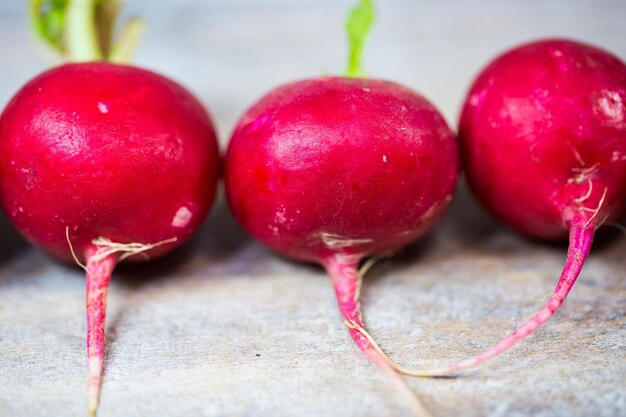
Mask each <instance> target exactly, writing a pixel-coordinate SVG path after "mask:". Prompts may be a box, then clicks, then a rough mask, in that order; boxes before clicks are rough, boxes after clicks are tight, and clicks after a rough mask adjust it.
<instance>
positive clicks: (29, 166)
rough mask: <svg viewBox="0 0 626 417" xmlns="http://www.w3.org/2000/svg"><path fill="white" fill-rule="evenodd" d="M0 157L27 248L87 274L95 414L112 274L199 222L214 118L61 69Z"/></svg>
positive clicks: (18, 109) (9, 112) (174, 100)
mask: <svg viewBox="0 0 626 417" xmlns="http://www.w3.org/2000/svg"><path fill="white" fill-rule="evenodd" d="M70 3H71V4H72V5H73V4H80V2H70ZM101 4H102V3H101ZM71 7H72V6H71V5H70V8H71ZM67 13H68V16H69V15H70V14H71V13H70V12H69V11H68V12H67ZM89 19H90V18H89V17H85V21H87V20H89ZM70 27H71V25H70ZM74 35H75V36H77V34H76V32H75V33H74ZM69 39H72V38H71V37H70V38H69ZM79 42H84V39H82V38H81V39H80V40H79ZM93 46H94V45H92V47H93ZM69 49H71V48H69ZM78 49H80V48H78ZM98 52H99V51H98ZM97 56H98V53H96V52H94V53H93V54H92V55H91V57H92V58H96V57H97ZM70 57H71V56H70ZM0 155H2V159H1V160H0V178H1V179H2V181H1V182H0V196H1V197H0V204H1V206H2V208H3V209H4V211H5V212H6V214H7V216H8V217H9V219H10V220H11V221H12V222H13V224H15V226H16V227H17V228H18V229H19V230H20V232H21V233H22V234H23V235H24V236H25V237H26V239H27V240H29V241H30V242H32V243H34V244H35V245H37V246H39V247H40V248H42V249H43V250H45V251H46V252H48V253H49V254H51V255H52V256H55V257H57V258H59V259H61V260H63V261H68V262H72V261H74V260H75V261H76V262H77V263H79V264H81V265H82V266H83V267H84V269H85V270H86V292H87V299H86V307H87V352H88V366H89V408H90V413H91V414H95V411H96V408H97V403H98V397H99V388H100V383H101V375H102V365H103V349H104V325H105V314H106V294H107V287H108V284H109V279H110V276H111V272H112V270H113V268H114V266H115V265H116V264H117V263H119V262H121V261H122V260H124V259H127V258H128V260H129V261H144V260H147V259H149V258H155V257H157V256H160V255H163V254H165V253H167V252H169V251H171V250H172V249H174V248H175V247H176V246H178V245H180V244H181V243H182V242H183V241H184V240H185V239H186V238H188V237H189V236H190V235H191V234H192V233H193V232H194V231H195V230H196V229H198V227H199V226H200V224H201V223H202V221H203V220H204V218H205V217H206V215H207V213H208V211H209V208H210V206H211V204H212V200H213V195H214V193H215V189H216V183H217V177H218V171H217V167H218V148H217V141H216V136H215V132H214V128H213V125H212V122H211V119H210V117H209V115H208V114H207V112H206V110H205V109H204V108H203V106H202V105H201V104H200V103H199V102H198V101H197V100H196V99H195V98H194V97H193V96H192V94H191V93H189V92H188V91H186V90H185V89H184V88H183V87H181V86H180V85H178V84H177V83H175V82H173V81H171V80H169V79H167V78H165V77H163V76H161V75H158V74H156V73H153V72H150V71H147V70H144V69H140V68H136V67H131V66H127V65H117V64H112V63H107V62H83V63H72V64H66V65H62V66H59V67H56V68H53V69H51V70H49V71H47V72H45V73H43V74H41V75H39V76H38V77H36V78H34V79H33V80H32V81H30V82H29V83H27V84H26V85H25V86H24V87H23V88H22V89H21V90H20V91H19V92H18V93H17V94H16V95H15V96H14V97H13V99H12V100H11V101H10V102H9V104H8V105H7V107H6V109H5V110H4V112H3V113H2V116H1V117H0Z"/></svg>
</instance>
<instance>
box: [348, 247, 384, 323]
mask: <svg viewBox="0 0 626 417" xmlns="http://www.w3.org/2000/svg"><path fill="white" fill-rule="evenodd" d="M392 255H393V252H391V251H388V252H382V253H378V254H376V255H374V256H372V257H371V258H369V259H368V260H367V261H365V262H364V263H363V265H361V267H360V268H359V270H358V271H357V272H356V279H357V280H358V283H357V286H356V291H355V292H354V301H356V300H358V299H359V297H360V295H361V283H362V282H363V277H364V276H365V274H367V272H368V271H369V270H370V269H372V267H373V266H374V265H376V264H377V263H378V262H380V261H382V260H383V259H385V258H389V257H391V256H392ZM348 327H349V326H348Z"/></svg>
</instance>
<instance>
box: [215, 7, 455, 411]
mask: <svg viewBox="0 0 626 417" xmlns="http://www.w3.org/2000/svg"><path fill="white" fill-rule="evenodd" d="M372 10H373V8H372V4H371V2H370V1H362V2H361V4H360V5H359V6H357V7H356V8H355V9H354V10H353V11H352V13H351V15H350V16H349V24H348V30H349V32H350V37H351V57H350V61H349V71H348V73H349V74H350V75H358V74H361V72H360V68H359V60H360V58H359V56H360V52H361V50H362V44H363V41H364V37H365V35H366V33H367V29H368V27H369V24H370V23H371V20H372ZM458 170H459V168H458V150H457V145H456V142H455V138H454V135H453V134H452V132H451V131H450V129H449V128H448V126H447V125H446V123H445V121H444V119H443V117H442V116H441V115H440V114H439V112H438V111H437V110H436V109H435V107H433V106H432V105H431V104H430V103H429V102H428V101H427V100H426V99H424V98H423V97H421V96H420V95H419V94H417V93H416V92H414V91H412V90H410V89H408V88H406V87H403V86H401V85H399V84H396V83H392V82H389V81H383V80H376V79H368V78H362V77H358V76H357V77H321V78H314V79H308V80H303V81H298V82H293V83H289V84H286V85H283V86H281V87H278V88H276V89H274V90H273V91H271V92H270V93H269V94H267V95H266V96H265V97H264V98H262V99H261V100H260V101H259V102H257V103H256V104H255V105H253V106H252V107H251V108H250V109H249V110H248V111H247V112H246V113H245V114H244V115H243V117H242V118H241V119H240V121H239V123H238V124H237V126H236V128H235V130H234V133H233V135H232V138H231V141H230V144H229V147H228V151H227V154H226V161H225V187H226V193H227V198H228V202H229V204H230V207H231V209H232V211H233V213H234V216H235V217H236V219H237V220H238V221H239V223H240V224H241V225H242V226H243V227H244V228H245V229H246V230H247V231H248V232H249V233H250V234H251V235H252V236H254V237H255V238H256V239H258V240H259V241H261V242H262V243H263V244H265V245H267V246H268V247H270V248H272V249H274V250H275V251H277V252H279V253H280V254H282V255H285V256H288V257H291V258H294V259H298V260H302V261H308V262H315V263H318V264H321V265H322V266H323V267H324V268H325V270H326V272H327V273H328V275H329V277H330V278H331V280H332V283H333V286H334V289H335V294H336V298H337V303H338V305H339V310H340V312H341V316H342V318H343V319H344V322H345V324H346V326H347V327H348V329H349V332H350V335H351V336H352V338H353V340H354V342H355V344H356V345H357V347H358V348H359V349H360V350H361V351H362V352H363V353H364V354H365V355H366V356H367V357H368V358H369V359H370V360H371V361H373V362H374V363H376V364H377V365H378V366H380V367H381V368H382V369H383V370H385V371H386V372H388V373H390V374H392V376H393V377H394V381H395V382H396V383H397V384H398V387H399V389H400V390H402V392H403V393H404V394H406V395H407V396H408V397H409V399H410V401H411V404H412V405H413V406H414V407H415V408H416V410H418V411H423V410H422V409H421V406H420V405H419V403H417V400H416V399H415V397H414V396H413V394H412V393H411V392H410V391H408V389H407V388H406V386H405V385H404V384H403V382H402V380H401V379H400V378H399V376H398V374H397V373H396V370H395V365H394V364H392V363H391V362H390V360H389V359H388V358H387V357H386V356H385V355H384V354H383V353H382V351H381V350H380V348H379V347H378V346H377V345H376V344H375V342H374V341H373V339H372V338H371V336H370V335H369V334H368V333H367V332H366V331H365V329H364V325H363V322H362V318H361V312H360V307H359V290H360V286H361V278H362V275H363V273H364V270H365V269H366V267H364V269H362V270H361V271H359V269H358V266H359V262H360V261H361V260H362V259H364V258H366V257H368V256H372V255H374V256H375V255H377V254H381V253H384V252H389V251H395V250H398V249H400V248H401V247H403V246H405V245H407V244H408V243H410V242H413V241H414V240H416V239H417V238H419V237H420V236H421V235H423V234H424V233H425V232H426V231H427V230H429V229H430V228H431V227H432V226H433V224H434V223H435V222H436V221H437V220H438V219H439V218H440V217H441V216H442V214H443V213H444V211H445V209H446V207H447V206H448V204H449V202H450V201H451V199H452V194H453V192H454V188H455V184H456V179H457V173H458ZM366 265H368V264H366Z"/></svg>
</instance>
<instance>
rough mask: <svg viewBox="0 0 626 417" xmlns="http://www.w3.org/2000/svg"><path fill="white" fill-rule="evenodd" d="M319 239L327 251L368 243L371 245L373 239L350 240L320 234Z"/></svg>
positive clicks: (330, 234)
mask: <svg viewBox="0 0 626 417" xmlns="http://www.w3.org/2000/svg"><path fill="white" fill-rule="evenodd" d="M319 236H320V239H321V240H322V243H324V245H326V247H327V248H328V249H341V248H351V247H354V246H358V245H366V244H368V243H372V242H373V241H374V240H373V239H369V238H368V239H350V238H347V237H343V236H340V235H335V234H333V233H326V232H322V233H320V235H319Z"/></svg>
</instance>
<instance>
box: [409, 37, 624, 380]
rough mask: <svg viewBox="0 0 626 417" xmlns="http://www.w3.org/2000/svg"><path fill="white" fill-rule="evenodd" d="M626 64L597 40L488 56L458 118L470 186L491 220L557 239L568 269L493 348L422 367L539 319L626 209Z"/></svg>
mask: <svg viewBox="0 0 626 417" xmlns="http://www.w3.org/2000/svg"><path fill="white" fill-rule="evenodd" d="M625 103H626V65H624V63H623V62H622V61H620V60H619V59H618V58H616V57H615V56H613V55H611V54H610V53H608V52H606V51H603V50H601V49H599V48H596V47H593V46H589V45H586V44H583V43H579V42H575V41H570V40H544V41H539V42H534V43H530V44H527V45H523V46H521V47H518V48H515V49H513V50H511V51H509V52H507V53H505V54H503V55H502V56H500V57H499V58H497V59H496V60H495V61H493V62H492V63H491V64H490V65H489V66H488V67H487V68H486V69H485V70H484V71H483V72H482V73H481V74H480V75H479V76H478V78H477V80H476V81H475V82H474V85H473V86H472V88H471V89H470V92H469V95H468V98H467V101H466V103H465V107H464V110H463V113H462V116H461V122H460V139H461V146H462V150H463V158H464V161H463V162H464V165H465V168H466V172H467V178H468V180H469V184H470V186H471V188H472V190H473V191H474V193H475V195H476V197H477V198H478V200H479V201H480V202H481V203H482V204H483V205H484V206H485V207H486V208H487V209H488V210H489V211H490V212H491V213H493V214H494V215H495V216H496V217H497V218H499V219H500V220H502V221H503V222H504V223H506V224H508V225H509V226H511V227H512V228H514V229H516V230H517V231H519V232H520V233H523V234H525V235H527V236H529V237H532V238H537V239H563V238H564V237H566V236H567V234H568V233H569V250H568V253H567V259H566V261H565V267H564V268H563V272H562V273H561V277H560V279H559V281H558V283H557V285H556V288H555V290H554V293H553V294H552V296H551V298H550V300H549V301H548V303H547V304H546V305H545V307H543V308H542V309H541V310H540V311H539V312H538V313H537V314H535V315H534V316H533V317H532V318H531V319H530V320H528V321H527V322H525V323H524V324H522V325H521V326H520V327H518V328H517V329H516V330H515V331H514V332H513V333H511V334H510V335H508V336H507V337H505V338H504V339H502V340H501V341H500V342H498V343H497V344H496V345H495V346H494V347H492V348H491V349H488V350H487V351H485V352H483V353H481V354H479V355H477V356H475V357H473V358H471V359H467V360H464V361H462V362H459V363H456V364H453V365H449V366H446V367H442V368H439V369H433V370H429V371H423V372H419V374H421V375H424V374H428V375H445V374H449V373H452V372H456V371H460V370H462V369H465V368H468V367H471V366H475V365H478V364H480V363H482V362H484V361H486V360H488V359H490V358H493V357H495V356H497V355H499V354H500V353H502V352H504V351H505V350H507V349H508V348H509V347H511V346H512V345H514V344H515V343H517V342H518V341H520V340H522V339H523V338H525V337H526V336H528V335H529V334H531V333H532V332H533V331H535V330H536V329H538V328H539V327H540V326H541V325H543V324H544V323H545V322H546V321H548V319H549V318H550V317H552V315H553V314H554V313H555V312H556V310H557V309H558V308H559V307H560V306H561V304H562V303H563V301H564V300H565V297H567V295H568V293H569V292H570V290H571V289H572V286H573V285H574V283H575V282H576V278H577V277H578V275H579V274H580V271H581V269H582V267H583V264H584V262H585V259H586V258H587V255H588V254H589V249H590V247H591V243H592V240H593V237H594V233H595V230H596V229H597V228H598V227H600V226H602V225H603V224H605V223H606V222H607V221H617V220H619V219H620V218H621V216H622V215H623V214H624V211H625V209H626V104H625Z"/></svg>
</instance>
